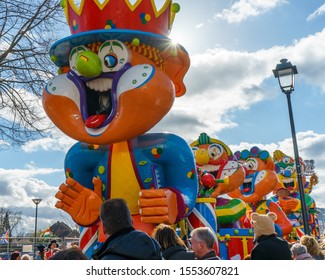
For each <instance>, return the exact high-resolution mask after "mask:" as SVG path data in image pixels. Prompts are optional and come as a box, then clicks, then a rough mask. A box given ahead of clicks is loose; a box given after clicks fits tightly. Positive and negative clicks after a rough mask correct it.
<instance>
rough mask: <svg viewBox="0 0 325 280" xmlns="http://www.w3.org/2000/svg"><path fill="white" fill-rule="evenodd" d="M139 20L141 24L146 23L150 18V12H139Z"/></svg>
mask: <svg viewBox="0 0 325 280" xmlns="http://www.w3.org/2000/svg"><path fill="white" fill-rule="evenodd" d="M140 20H141V22H142V24H147V23H148V22H149V21H150V20H151V15H150V14H145V13H141V14H140Z"/></svg>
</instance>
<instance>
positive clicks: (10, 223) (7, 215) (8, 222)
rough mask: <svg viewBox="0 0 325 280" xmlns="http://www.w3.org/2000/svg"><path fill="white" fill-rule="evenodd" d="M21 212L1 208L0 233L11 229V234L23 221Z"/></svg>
mask: <svg viewBox="0 0 325 280" xmlns="http://www.w3.org/2000/svg"><path fill="white" fill-rule="evenodd" d="M21 220H22V218H21V212H15V211H12V210H10V209H6V208H3V207H1V208H0V234H2V233H4V232H6V231H7V230H8V229H9V232H10V235H11V233H12V232H13V230H14V229H15V228H16V227H17V226H18V225H19V223H20V222H21Z"/></svg>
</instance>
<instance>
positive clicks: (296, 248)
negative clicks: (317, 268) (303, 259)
mask: <svg viewBox="0 0 325 280" xmlns="http://www.w3.org/2000/svg"><path fill="white" fill-rule="evenodd" d="M290 250H291V253H292V257H293V258H296V257H297V256H299V255H301V254H305V253H307V248H306V246H305V245H302V244H300V243H295V244H293V245H292V247H291V249H290Z"/></svg>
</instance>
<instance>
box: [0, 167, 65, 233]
mask: <svg viewBox="0 0 325 280" xmlns="http://www.w3.org/2000/svg"><path fill="white" fill-rule="evenodd" d="M56 173H59V174H63V168H62V169H54V168H40V167H37V166H36V165H35V163H33V162H31V163H30V164H27V165H26V168H25V169H2V168H0V193H1V197H0V207H4V208H9V209H11V210H13V211H15V212H22V224H21V227H20V228H22V229H24V231H25V232H32V230H33V227H34V217H35V204H34V203H33V202H32V199H33V198H41V199H42V202H41V203H40V204H39V218H38V225H39V226H38V228H39V229H45V228H46V227H47V226H49V225H51V224H53V223H55V222H56V221H58V220H62V217H61V216H63V217H65V219H67V220H68V221H70V222H71V219H69V217H66V216H67V215H64V214H63V212H62V211H61V210H59V209H56V208H55V207H54V205H55V203H56V198H55V193H56V192H57V190H58V186H51V185H49V184H47V183H46V182H45V181H44V180H41V179H38V178H37V177H38V176H43V177H44V176H46V175H52V174H56ZM61 212H62V213H61Z"/></svg>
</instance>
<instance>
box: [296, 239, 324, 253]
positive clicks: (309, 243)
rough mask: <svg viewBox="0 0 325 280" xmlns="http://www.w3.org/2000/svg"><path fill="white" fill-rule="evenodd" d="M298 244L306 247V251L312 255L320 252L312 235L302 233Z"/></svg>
mask: <svg viewBox="0 0 325 280" xmlns="http://www.w3.org/2000/svg"><path fill="white" fill-rule="evenodd" d="M300 244H302V245H305V246H306V247H307V251H308V253H309V254H311V255H312V256H318V255H319V254H320V248H319V244H318V241H317V239H316V238H315V237H314V236H310V235H304V236H302V237H301V238H300Z"/></svg>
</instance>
